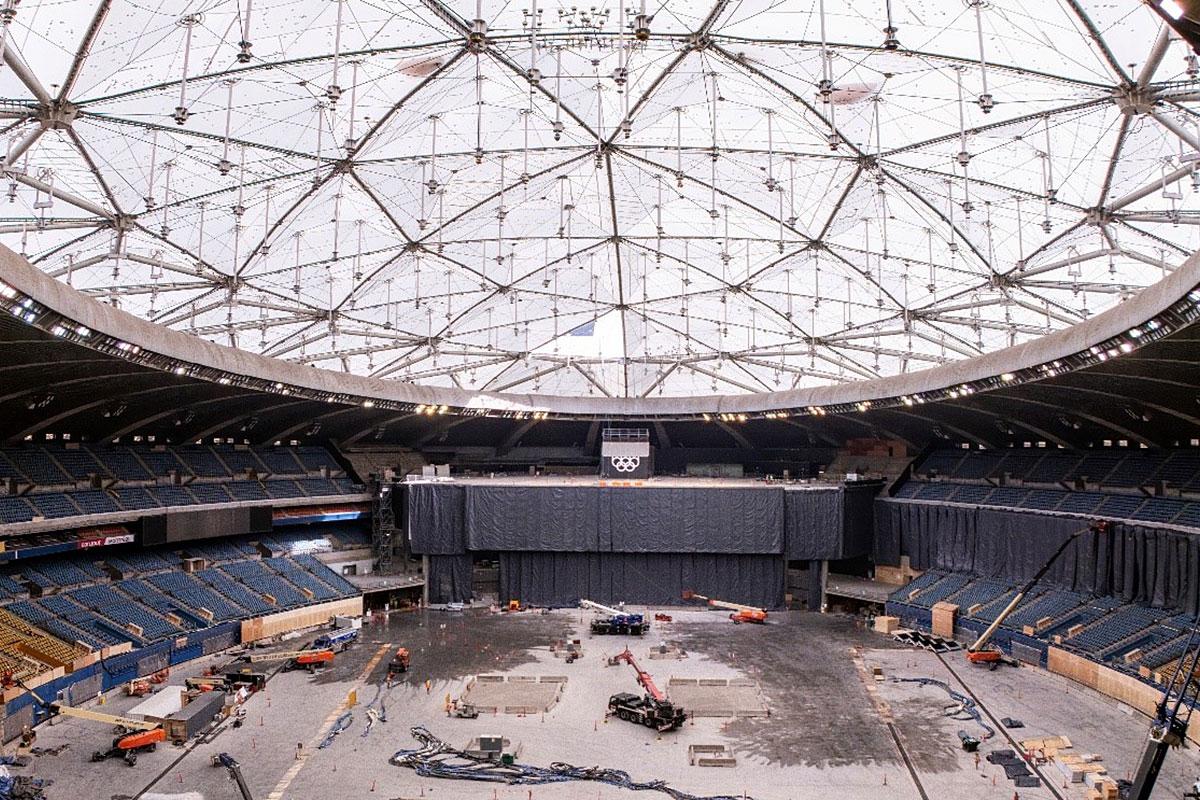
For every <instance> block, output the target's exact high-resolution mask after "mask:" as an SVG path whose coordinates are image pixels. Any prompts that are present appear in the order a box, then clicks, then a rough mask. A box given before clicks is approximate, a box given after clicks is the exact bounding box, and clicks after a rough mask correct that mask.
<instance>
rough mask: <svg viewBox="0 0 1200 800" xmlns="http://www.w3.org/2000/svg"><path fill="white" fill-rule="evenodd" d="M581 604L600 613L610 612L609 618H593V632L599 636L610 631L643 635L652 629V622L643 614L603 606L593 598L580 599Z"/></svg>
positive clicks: (612, 632) (629, 634)
mask: <svg viewBox="0 0 1200 800" xmlns="http://www.w3.org/2000/svg"><path fill="white" fill-rule="evenodd" d="M579 605H580V607H581V608H590V609H591V610H592V611H595V612H598V613H600V614H608V619H602V618H597V619H593V620H592V626H591V627H592V633H594V634H596V635H598V636H603V635H605V634H610V633H611V634H623V635H627V636H642V635H643V634H645V633H646V631H648V630H650V623H649V622H647V621H646V618H645V617H643V616H642V615H641V614H628V613H626V612H624V611H622V610H620V609H618V608H613V607H611V606H602V605H600V604H599V603H594V602H592V601H591V600H580V601H579Z"/></svg>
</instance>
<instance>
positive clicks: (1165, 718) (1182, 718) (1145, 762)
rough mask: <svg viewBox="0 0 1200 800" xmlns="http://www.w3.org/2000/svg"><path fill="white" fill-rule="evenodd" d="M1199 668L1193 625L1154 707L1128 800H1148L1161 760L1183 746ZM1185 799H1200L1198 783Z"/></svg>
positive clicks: (1199, 636) (1198, 636)
mask: <svg viewBox="0 0 1200 800" xmlns="http://www.w3.org/2000/svg"><path fill="white" fill-rule="evenodd" d="M1198 666H1200V627H1196V626H1193V627H1192V630H1191V633H1189V634H1188V638H1187V643H1186V644H1185V645H1184V648H1183V655H1182V657H1180V659H1179V660H1178V661H1176V662H1175V670H1174V672H1173V673H1172V675H1171V679H1170V680H1169V681H1168V682H1167V686H1166V688H1165V689H1164V690H1163V695H1162V698H1161V699H1160V700H1159V701H1158V705H1157V706H1155V711H1154V719H1153V720H1152V721H1151V723H1150V736H1149V738H1148V739H1147V741H1146V749H1145V750H1143V751H1142V759H1141V761H1140V762H1138V769H1137V773H1136V774H1135V776H1134V779H1133V786H1132V787H1130V790H1129V795H1128V800H1150V797H1151V796H1152V795H1153V794H1154V785H1155V784H1156V783H1157V782H1158V773H1159V772H1161V771H1162V765H1163V760H1164V759H1165V758H1166V757H1167V751H1169V750H1170V749H1171V748H1172V747H1182V746H1183V745H1184V744H1185V742H1186V739H1187V731H1188V723H1189V722H1190V721H1191V717H1192V711H1193V710H1194V704H1195V703H1196V701H1197V696H1196V694H1197V692H1196V690H1197V686H1196V683H1195V679H1196V670H1197V667H1198ZM1184 797H1200V781H1197V782H1196V785H1195V786H1193V787H1192V791H1191V792H1190V793H1188V794H1185V795H1184Z"/></svg>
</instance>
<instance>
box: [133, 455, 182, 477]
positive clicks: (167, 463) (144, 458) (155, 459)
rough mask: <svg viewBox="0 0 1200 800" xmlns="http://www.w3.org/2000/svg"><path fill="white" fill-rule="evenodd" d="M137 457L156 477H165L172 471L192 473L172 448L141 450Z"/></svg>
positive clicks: (180, 473)
mask: <svg viewBox="0 0 1200 800" xmlns="http://www.w3.org/2000/svg"><path fill="white" fill-rule="evenodd" d="M137 457H138V459H139V460H140V461H141V462H142V463H143V464H145V465H146V467H147V469H149V471H150V473H151V474H152V475H154V476H155V477H159V478H165V477H167V476H168V475H170V474H171V473H172V472H175V473H177V474H179V475H190V474H191V472H190V471H189V470H188V468H187V467H186V466H184V464H183V462H182V461H180V460H179V458H178V457H177V456H176V455H175V453H174V452H172V451H171V450H139V451H137Z"/></svg>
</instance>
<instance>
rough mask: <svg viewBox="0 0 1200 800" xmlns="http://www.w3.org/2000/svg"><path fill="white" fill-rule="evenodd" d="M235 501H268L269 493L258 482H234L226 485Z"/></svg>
mask: <svg viewBox="0 0 1200 800" xmlns="http://www.w3.org/2000/svg"><path fill="white" fill-rule="evenodd" d="M225 488H226V490H228V492H229V494H230V496H231V497H233V499H234V500H267V499H268V498H267V493H266V491H265V490H264V489H263V487H262V484H261V483H259V482H258V481H233V482H232V483H227V484H225Z"/></svg>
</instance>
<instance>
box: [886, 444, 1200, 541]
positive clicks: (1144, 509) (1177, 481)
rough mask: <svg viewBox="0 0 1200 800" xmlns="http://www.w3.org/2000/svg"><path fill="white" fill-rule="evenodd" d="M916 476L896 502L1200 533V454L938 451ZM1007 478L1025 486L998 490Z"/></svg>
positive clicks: (901, 489) (918, 467)
mask: <svg viewBox="0 0 1200 800" xmlns="http://www.w3.org/2000/svg"><path fill="white" fill-rule="evenodd" d="M912 475H913V477H912V478H911V479H910V480H908V481H905V482H903V483H901V484H900V485H899V486H898V487H896V488H895V489H894V490H893V491H892V497H893V498H894V499H897V500H921V501H930V502H951V503H962V504H966V505H977V506H991V507H997V508H1013V509H1022V510H1027V511H1053V512H1056V513H1062V514H1076V515H1080V516H1102V517H1106V518H1108V519H1119V520H1132V521H1136V522H1141V523H1149V524H1164V525H1165V524H1170V525H1180V526H1185V527H1200V450H1175V451H1156V450H1142V449H1102V450H1095V451H1083V452H1071V451H1066V450H1043V449H1041V448H1021V449H1012V450H961V449H958V450H940V451H934V452H933V453H931V454H929V455H928V456H926V457H925V458H924V459H923V460H922V461H921V462H920V463H918V464H916V465H914V467H913V470H912ZM1002 476H1010V477H1011V478H1013V479H1014V480H1015V481H1018V482H1019V484H1007V485H1003V486H1001V485H998V484H999V483H1000V482H1001V477H1002ZM1078 481H1086V485H1087V488H1086V489H1084V488H1082V484H1080V483H1078ZM1160 483H1162V484H1165V485H1166V486H1167V487H1168V490H1170V491H1171V492H1172V494H1179V496H1162V494H1161V491H1159V490H1157V487H1158V485H1159V484H1160Z"/></svg>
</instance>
